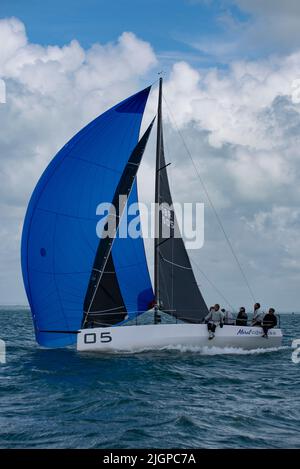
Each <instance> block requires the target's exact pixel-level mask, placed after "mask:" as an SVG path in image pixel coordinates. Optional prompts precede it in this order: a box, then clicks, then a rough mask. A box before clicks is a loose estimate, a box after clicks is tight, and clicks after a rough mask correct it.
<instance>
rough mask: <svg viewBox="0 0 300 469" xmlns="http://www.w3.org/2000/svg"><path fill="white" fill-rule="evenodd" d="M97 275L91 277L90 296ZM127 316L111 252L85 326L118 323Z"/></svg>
mask: <svg viewBox="0 0 300 469" xmlns="http://www.w3.org/2000/svg"><path fill="white" fill-rule="evenodd" d="M96 282H97V276H96V275H95V277H94V279H93V278H92V279H91V282H90V285H89V291H88V296H92V294H93V293H94V288H95V285H96ZM126 316H127V313H126V308H125V304H124V301H123V298H122V294H121V290H120V286H119V283H118V279H117V275H116V271H115V266H114V262H113V258H112V254H111V253H110V254H109V257H108V261H107V263H106V265H105V268H104V271H103V274H102V278H101V282H100V283H99V286H98V288H97V291H96V294H95V296H94V299H93V307H92V308H91V310H90V312H89V314H88V318H87V321H86V324H85V327H105V326H112V325H114V324H118V323H119V322H121V321H123V320H124V319H125V318H126Z"/></svg>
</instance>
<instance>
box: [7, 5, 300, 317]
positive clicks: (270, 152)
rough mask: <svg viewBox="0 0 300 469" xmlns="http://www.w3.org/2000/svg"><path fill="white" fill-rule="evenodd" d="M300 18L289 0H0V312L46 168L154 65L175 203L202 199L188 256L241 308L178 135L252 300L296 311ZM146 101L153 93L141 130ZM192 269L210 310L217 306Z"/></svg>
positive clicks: (147, 191)
mask: <svg viewBox="0 0 300 469" xmlns="http://www.w3.org/2000/svg"><path fill="white" fill-rule="evenodd" d="M299 21H300V2H298V0H286V1H285V2H282V1H281V0H263V1H261V0H172V1H171V0H151V1H150V0H126V1H122V0H111V1H110V2H107V1H102V0H98V1H96V0H85V1H79V0H72V1H71V0H60V1H58V0H52V1H51V3H50V2H49V3H46V2H43V3H42V2H39V1H35V0H27V1H26V2H24V1H21V0H18V1H17V0H1V3H0V79H2V80H3V82H5V86H6V103H0V125H1V132H0V217H1V224H0V304H26V295H25V292H24V288H23V283H22V276H21V271H20V254H19V253H20V236H21V230H22V223H23V219H24V214H25V211H26V207H27V204H28V200H29V197H30V195H31V193H32V191H33V188H34V186H35V184H36V182H37V180H38V178H39V176H40V175H41V173H42V171H43V170H44V168H45V167H46V165H47V164H48V163H49V161H50V160H51V158H52V157H53V156H54V155H55V153H56V152H57V151H58V150H59V148H60V147H62V146H63V145H64V144H65V142H66V141H67V140H68V139H69V138H70V137H71V136H72V135H74V133H76V132H77V131H78V130H79V129H80V128H81V127H82V126H83V125H85V124H86V123H88V122H89V121H90V120H92V119H93V118H94V117H95V116H97V115H99V114H100V113H101V112H103V111H104V110H106V109H107V108H108V107H110V106H112V105H114V104H115V103H116V102H118V101H119V100H121V99H124V98H125V97H127V96H129V95H130V94H131V93H134V92H136V91H137V90H139V89H141V88H142V87H144V86H146V85H147V84H149V83H153V82H156V81H157V77H158V75H157V73H158V72H160V71H163V72H164V97H165V102H164V116H165V122H164V130H165V136H166V154H167V158H168V160H169V161H172V163H173V164H172V165H171V168H172V169H171V171H170V179H171V183H172V187H173V189H174V199H175V200H180V201H200V202H204V203H205V244H204V247H203V248H202V249H200V250H199V251H191V252H190V257H191V258H192V259H194V260H195V261H196V262H197V264H198V265H199V266H200V267H201V270H202V271H203V272H205V274H206V276H207V277H208V278H209V279H210V280H211V281H212V282H213V283H214V284H215V285H216V286H217V288H218V289H219V290H221V291H222V293H223V294H224V295H225V297H226V298H227V299H228V301H229V302H230V304H233V305H234V306H239V305H242V304H243V305H245V306H246V307H248V308H249V307H250V306H251V303H252V299H251V297H250V295H249V292H248V290H247V288H246V287H245V284H244V282H243V279H242V278H241V275H240V273H239V270H238V268H237V266H236V263H235V262H234V259H233V257H232V255H231V253H230V250H229V249H228V246H227V245H226V242H225V240H224V237H223V236H222V233H221V231H220V228H219V226H218V224H217V223H216V220H215V217H214V214H213V213H212V212H211V210H210V209H209V204H208V201H207V200H206V198H205V194H204V193H203V190H202V187H201V184H200V182H199V179H198V178H197V177H196V174H195V170H194V168H193V165H192V164H191V160H190V159H189V156H188V155H187V154H186V150H185V148H184V146H183V143H182V140H181V138H180V135H179V134H178V129H179V131H180V133H181V135H182V136H183V138H184V140H185V142H186V144H187V146H188V148H189V150H190V153H191V155H192V157H193V160H194V161H195V163H196V165H197V168H198V170H199V172H200V173H201V176H202V178H203V180H204V181H205V184H206V187H207V189H208V191H209V195H210V197H211V199H212V200H213V203H214V205H215V207H216V210H217V211H218V214H219V216H220V218H221V219H222V221H223V224H224V227H225V229H226V232H227V234H228V236H229V238H230V240H231V243H232V245H233V246H234V249H235V251H236V253H237V255H238V257H239V260H240V262H241V264H242V266H243V268H244V270H245V272H246V275H247V278H248V280H249V283H250V285H251V287H252V290H253V291H254V294H255V298H256V299H257V301H260V302H261V303H262V305H263V306H264V308H266V307H267V306H269V305H272V306H274V307H275V308H276V309H277V310H278V311H300V299H299V295H298V291H299V284H300V239H299V236H298V233H299V227H300V207H299V197H300V187H299V184H298V181H299V171H300V154H299V135H300V133H299V130H300V28H299ZM156 99H157V89H156V85H154V86H153V90H152V93H151V96H150V99H149V105H148V107H147V111H146V113H145V120H144V121H145V124H146V123H147V122H149V120H150V118H151V117H152V116H153V115H154V114H155V109H156ZM166 102H167V105H166V104H165V103H166ZM169 109H170V110H171V113H172V116H173V119H171V117H170V112H169ZM174 116H175V121H174ZM153 154H154V141H153V139H152V142H149V148H148V149H147V152H146V155H145V161H144V164H143V167H142V168H141V172H140V174H139V181H140V186H141V188H142V190H141V196H142V198H143V199H144V200H148V201H149V200H151V199H152V197H153V177H152V178H151V174H153V164H154V160H153ZM146 246H147V252H148V255H149V261H150V262H149V264H150V267H151V255H150V254H149V253H150V245H149V243H146ZM195 274H196V275H197V280H198V282H199V284H200V285H201V289H202V291H203V294H204V297H205V299H206V300H207V302H208V303H209V304H210V303H213V302H215V301H220V302H223V299H222V298H221V297H220V296H219V295H218V293H217V292H216V291H215V290H214V289H213V288H212V287H211V285H210V284H209V282H208V281H207V279H206V278H205V277H204V276H203V274H202V273H201V272H198V271H197V269H196V270H195ZM225 306H226V305H225Z"/></svg>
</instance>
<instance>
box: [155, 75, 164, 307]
mask: <svg viewBox="0 0 300 469" xmlns="http://www.w3.org/2000/svg"><path fill="white" fill-rule="evenodd" d="M162 81H163V79H162V77H160V79H159V91H158V109H157V136H156V165H155V236H154V295H155V311H156V310H157V308H159V304H160V300H159V237H160V234H159V231H160V210H159V205H160V177H159V175H158V172H159V171H160V168H161V161H160V160H161V148H162V147H163V141H162V139H163V135H162V110H161V107H162Z"/></svg>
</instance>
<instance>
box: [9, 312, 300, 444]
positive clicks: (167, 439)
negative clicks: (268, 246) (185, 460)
mask: <svg viewBox="0 0 300 469" xmlns="http://www.w3.org/2000/svg"><path fill="white" fill-rule="evenodd" d="M281 326H282V329H283V332H284V335H285V337H284V344H283V347H281V348H280V349H278V350H272V351H268V352H267V351H262V350H254V351H248V352H247V351H243V350H232V349H230V348H228V349H225V350H220V349H217V348H213V349H197V348H192V349H187V348H180V347H179V348H177V349H175V350H162V351H155V352H154V351H153V352H151V351H148V352H144V353H132V354H128V353H127V354H113V355H95V354H79V353H77V352H76V351H75V349H72V348H69V349H59V350H48V349H43V348H41V347H39V346H38V345H36V343H35V340H34V333H33V329H32V323H31V318H30V312H29V310H26V309H21V308H6V309H5V308H3V309H1V310H0V339H2V340H4V341H5V342H6V363H0V447H1V448H281V447H289V448H299V447H300V435H299V430H300V363H299V364H295V363H293V361H292V359H291V353H292V349H291V342H292V339H297V338H300V315H297V314H295V315H291V314H287V315H282V316H281ZM158 327H159V326H158ZM266 340H267V339H266Z"/></svg>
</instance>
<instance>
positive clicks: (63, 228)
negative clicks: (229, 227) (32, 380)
mask: <svg viewBox="0 0 300 469" xmlns="http://www.w3.org/2000/svg"><path fill="white" fill-rule="evenodd" d="M150 88H151V87H148V88H146V89H144V90H142V91H140V92H138V93H136V94H134V95H133V96H131V97H129V98H127V99H125V100H124V101H122V102H121V103H119V104H117V105H115V106H114V107H112V108H111V109H109V110H108V111H106V112H105V113H104V114H102V115H100V116H99V117H97V118H96V119H95V120H93V121H92V122H91V123H89V124H88V125H87V126H86V127H84V128H83V129H82V130H81V131H79V133H77V134H76V135H75V136H74V137H73V138H72V139H71V140H70V141H69V142H68V143H67V144H66V145H65V146H64V147H63V148H62V149H61V150H60V151H59V152H58V154H57V155H56V156H55V157H54V158H53V160H52V161H51V162H50V164H49V166H48V167H47V168H46V170H45V172H44V173H43V175H42V176H41V178H40V180H39V182H38V184H37V186H36V188H35V190H34V192H33V194H32V197H31V200H30V202H29V205H28V209H27V213H26V217H25V221H24V227H23V234H22V272H23V279H24V285H25V289H26V293H27V297H28V301H29V304H30V308H31V312H32V318H33V324H34V329H35V335H36V340H37V342H38V343H39V344H40V345H42V346H45V347H54V348H55V347H66V346H69V345H76V347H77V350H78V351H97V352H114V351H120V352H122V351H139V350H146V349H162V348H172V347H178V346H183V347H213V346H214V347H221V348H223V347H233V348H242V349H257V348H273V347H278V346H280V345H281V341H282V333H281V330H280V329H279V328H274V329H271V330H270V331H269V335H268V339H265V338H263V337H262V329H261V328H260V327H247V326H244V327H241V326H235V325H230V326H229V325H224V326H223V328H220V327H218V328H217V330H216V333H215V337H214V339H213V340H209V335H208V330H207V325H206V324H204V323H203V322H204V318H205V316H206V315H207V313H208V308H207V305H206V303H205V301H204V298H203V296H202V293H201V292H200V289H199V286H198V284H197V281H196V279H195V275H194V272H193V269H192V266H191V262H190V259H189V256H188V253H187V250H186V248H185V244H184V241H183V239H182V237H181V236H175V235H174V233H175V232H177V233H178V222H177V219H176V214H175V211H174V210H172V209H171V210H168V216H167V218H168V220H167V222H168V226H169V227H170V229H169V235H168V236H167V237H166V236H165V234H164V235H163V228H164V227H163V224H164V223H165V218H166V217H163V216H162V210H160V207H163V206H164V205H167V206H168V207H172V195H171V190H170V185H169V180H168V164H166V160H165V155H164V139H163V122H162V78H160V79H159V97H158V111H157V116H156V121H157V122H156V131H157V136H156V165H155V202H156V214H155V224H156V231H155V238H154V258H155V259H154V260H155V262H154V265H155V268H154V289H153V287H152V283H151V278H150V275H149V269H148V265H147V258H146V254H145V247H144V240H143V238H142V237H134V238H132V237H124V238H122V237H120V236H118V230H119V229H120V227H121V225H122V223H128V220H125V218H124V217H123V213H124V207H125V203H123V205H122V204H121V205H118V204H117V201H118V200H120V196H126V200H127V204H131V203H137V202H138V188H137V172H138V169H139V167H140V164H141V162H142V158H143V154H144V150H145V148H146V145H147V142H148V139H149V136H150V133H151V131H153V127H154V123H155V122H154V121H155V118H154V120H153V121H152V122H151V123H150V125H149V126H148V128H147V129H146V131H145V133H144V134H143V135H142V137H141V138H140V139H139V132H140V126H141V122H142V118H143V114H144V110H145V106H146V102H147V99H148V96H149V92H150ZM102 201H105V202H109V203H112V205H113V206H114V207H117V210H116V211H115V213H110V212H108V216H107V220H109V219H110V218H111V217H115V228H114V230H113V231H112V232H111V233H110V234H109V236H106V237H101V238H100V239H99V237H98V236H97V234H96V229H95V227H96V225H97V222H98V218H99V217H98V216H97V213H96V207H97V206H98V204H99V203H100V202H102ZM147 311H152V312H153V322H151V324H144V325H143V324H139V323H138V320H137V318H138V317H139V316H140V315H142V314H144V313H145V312H147ZM162 314H164V315H167V316H168V317H169V318H172V319H173V322H172V321H167V322H165V323H162V321H161V315H162Z"/></svg>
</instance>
